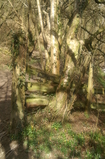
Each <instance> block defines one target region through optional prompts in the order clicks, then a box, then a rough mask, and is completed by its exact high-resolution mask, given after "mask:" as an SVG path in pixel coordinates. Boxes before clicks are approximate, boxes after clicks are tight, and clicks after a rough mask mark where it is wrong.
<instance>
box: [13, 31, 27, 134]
mask: <svg viewBox="0 0 105 159" xmlns="http://www.w3.org/2000/svg"><path fill="white" fill-rule="evenodd" d="M26 52H27V44H26V37H25V35H24V34H23V33H22V32H18V33H15V34H14V35H13V44H12V65H13V72H12V113H11V130H12V131H13V132H14V133H15V134H16V133H18V132H20V131H21V129H22V127H23V123H24V110H25V73H26Z"/></svg>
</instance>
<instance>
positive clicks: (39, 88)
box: [26, 82, 56, 93]
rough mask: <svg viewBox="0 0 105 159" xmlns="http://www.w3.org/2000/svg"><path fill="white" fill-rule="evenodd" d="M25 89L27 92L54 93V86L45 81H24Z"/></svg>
mask: <svg viewBox="0 0 105 159" xmlns="http://www.w3.org/2000/svg"><path fill="white" fill-rule="evenodd" d="M26 90H28V91H29V92H40V93H54V92H55V91H56V87H55V86H52V85H50V84H46V83H37V82H33V83H29V82H27V83H26Z"/></svg>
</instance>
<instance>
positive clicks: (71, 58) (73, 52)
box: [54, 14, 80, 114]
mask: <svg viewBox="0 0 105 159" xmlns="http://www.w3.org/2000/svg"><path fill="white" fill-rule="evenodd" d="M79 20H80V17H79V15H78V14H76V15H75V16H74V17H73V19H72V20H71V24H70V28H69V31H68V33H67V37H66V42H67V45H68V51H67V54H66V60H65V67H64V74H63V76H62V77H61V80H60V83H59V86H58V88H57V92H56V104H55V107H54V111H56V112H57V114H58V113H60V114H62V113H63V112H64V109H62V108H66V106H67V94H68V93H67V92H68V89H70V84H71V82H72V80H73V77H72V75H73V70H74V68H75V66H76V59H77V57H78V51H79V41H78V40H77V39H76V30H77V29H78V24H79Z"/></svg>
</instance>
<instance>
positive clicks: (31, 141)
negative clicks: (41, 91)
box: [0, 55, 105, 159]
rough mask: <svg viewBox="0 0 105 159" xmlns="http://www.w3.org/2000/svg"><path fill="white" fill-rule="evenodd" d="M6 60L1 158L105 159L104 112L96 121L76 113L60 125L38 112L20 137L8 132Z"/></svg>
mask: <svg viewBox="0 0 105 159" xmlns="http://www.w3.org/2000/svg"><path fill="white" fill-rule="evenodd" d="M3 60H4V61H6V64H5V62H4V61H3ZM8 61H9V56H6V55H5V58H4V57H3V59H2V61H1V62H0V63H1V65H0V159H7V158H8V159H79V158H81V159H85V158H86V159H91V158H95V159H98V158H103V159H105V114H104V113H100V114H99V118H98V120H97V112H94V111H92V112H91V114H90V115H89V116H88V115H87V114H85V113H84V111H82V110H78V111H76V110H75V111H73V112H72V114H70V117H69V119H68V120H67V121H64V123H63V124H62V123H60V122H59V121H58V120H57V119H56V120H50V115H51V114H50V113H49V114H45V112H44V110H43V111H38V112H37V113H36V114H33V115H31V116H30V117H29V121H30V124H29V125H28V126H27V128H25V129H24V130H23V133H22V134H23V135H20V136H14V135H13V134H10V133H9V123H10V116H11V80H12V73H11V71H10V68H9V67H8V66H7V64H8ZM97 121H98V123H97ZM95 132H96V133H95ZM70 140H71V142H70Z"/></svg>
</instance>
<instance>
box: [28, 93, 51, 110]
mask: <svg viewBox="0 0 105 159" xmlns="http://www.w3.org/2000/svg"><path fill="white" fill-rule="evenodd" d="M48 104H49V100H48V99H47V98H42V96H40V97H36V98H27V99H26V107H27V108H33V107H39V106H47V105H48Z"/></svg>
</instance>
